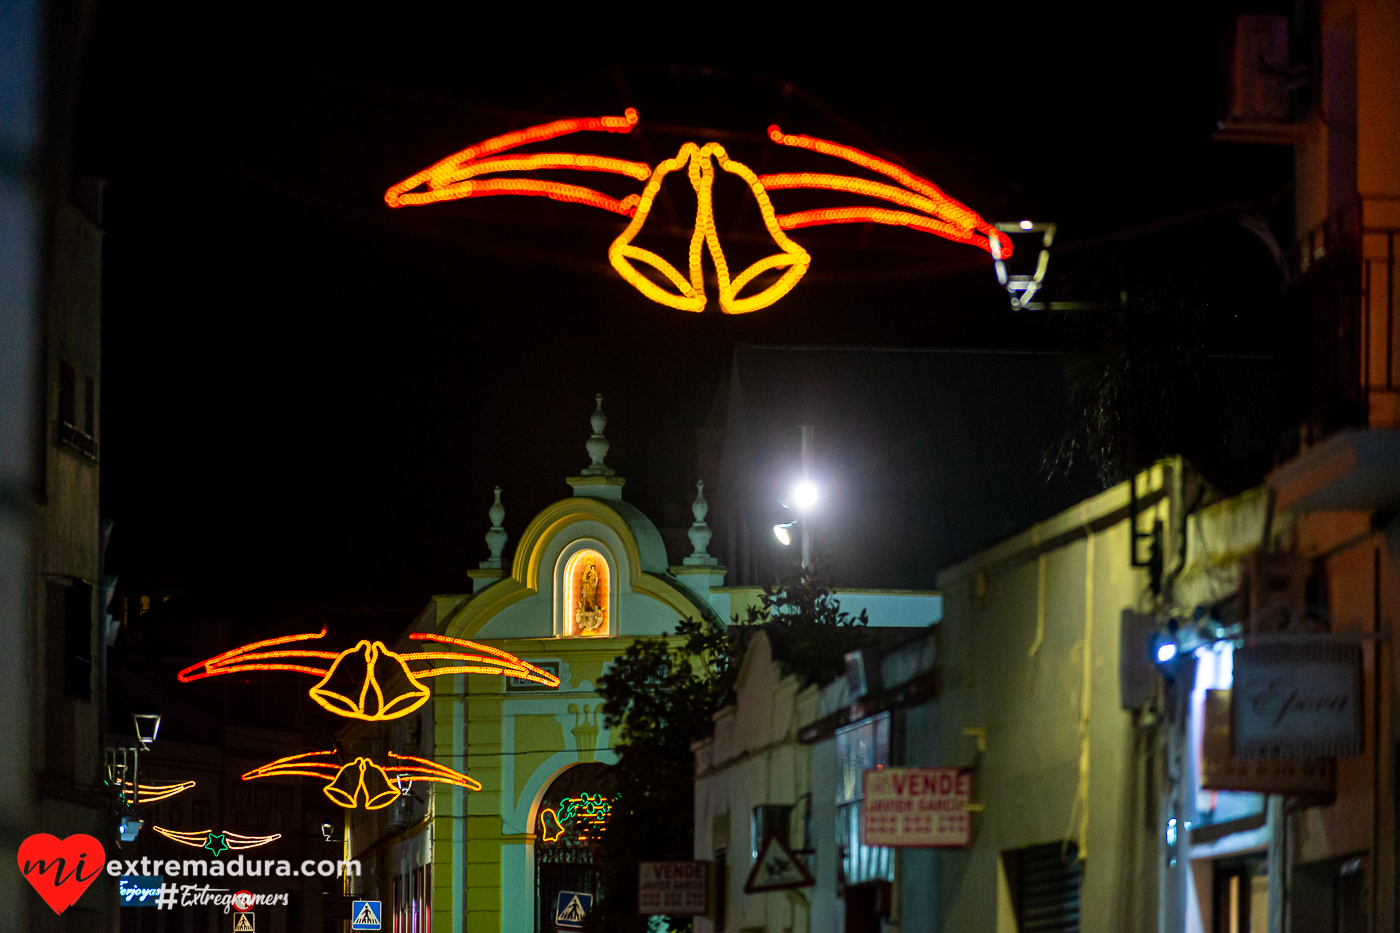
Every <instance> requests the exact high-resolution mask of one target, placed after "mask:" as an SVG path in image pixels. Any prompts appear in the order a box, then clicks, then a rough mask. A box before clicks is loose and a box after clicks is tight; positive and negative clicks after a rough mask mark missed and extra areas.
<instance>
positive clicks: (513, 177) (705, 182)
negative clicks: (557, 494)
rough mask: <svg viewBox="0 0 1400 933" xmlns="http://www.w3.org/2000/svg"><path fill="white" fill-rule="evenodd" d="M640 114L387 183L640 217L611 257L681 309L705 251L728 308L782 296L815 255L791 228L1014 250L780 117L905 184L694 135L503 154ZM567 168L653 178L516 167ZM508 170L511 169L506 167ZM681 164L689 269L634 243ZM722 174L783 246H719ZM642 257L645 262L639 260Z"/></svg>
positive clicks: (535, 133) (439, 197)
mask: <svg viewBox="0 0 1400 933" xmlns="http://www.w3.org/2000/svg"><path fill="white" fill-rule="evenodd" d="M638 119H639V118H638V116H637V111H636V110H633V109H631V108H628V109H627V110H626V111H625V112H624V113H623V115H622V116H605V117H577V118H571V119H566V120H555V121H554V122H552V123H542V124H539V125H538V126H530V127H526V128H525V129H522V130H516V131H515V132H512V133H506V134H505V135H503V136H496V137H493V138H491V139H487V140H483V141H482V142H479V143H476V144H475V145H473V146H469V147H468V148H466V149H463V150H462V151H460V152H457V153H455V154H453V155H450V156H448V157H447V158H445V159H443V160H442V161H440V162H437V163H436V164H434V165H430V166H428V167H427V168H425V169H423V170H422V171H420V172H418V173H416V174H414V175H411V176H409V177H408V178H405V179H404V180H403V181H401V182H399V183H398V184H396V185H394V186H393V187H391V188H389V190H388V191H386V192H384V201H385V203H386V204H388V205H389V206H390V207H408V206H410V205H424V204H434V203H437V202H440V201H452V200H457V199H460V198H482V197H494V196H498V195H530V196H535V197H545V198H550V199H551V200H554V201H562V202H567V203H573V204H585V205H588V206H589V207H593V208H597V209H600V210H604V211H608V212H610V213H613V214H619V215H621V216H623V217H627V218H630V221H631V222H630V223H629V224H628V225H627V228H626V229H625V230H623V231H622V233H621V234H619V235H618V237H617V239H615V240H614V241H613V243H612V246H611V247H609V249H608V260H609V261H610V262H611V263H612V266H613V268H614V269H616V270H617V273H618V274H619V275H620V276H622V278H623V279H624V280H625V281H626V282H627V283H628V284H629V285H631V286H632V287H633V288H635V289H637V291H639V292H641V293H642V294H643V295H645V296H646V297H647V298H650V299H651V300H652V301H655V302H656V303H658V304H662V305H666V306H667V307H671V308H676V309H677V310H681V311H703V310H704V309H705V305H706V304H707V302H708V298H707V296H706V293H705V288H706V285H705V275H706V274H705V271H704V268H703V265H702V259H703V257H704V256H705V254H707V253H708V255H709V257H710V262H711V263H712V265H713V268H714V281H715V282H716V284H717V286H718V289H717V290H718V293H719V294H718V297H719V306H720V309H721V310H722V311H724V313H726V314H744V313H745V312H748V311H757V310H758V309H760V308H766V307H768V306H769V305H771V304H772V303H773V302H775V301H777V300H778V299H779V298H782V297H783V296H784V295H786V294H787V293H788V292H789V291H790V290H791V289H792V287H793V286H794V285H796V284H797V282H798V280H799V279H801V278H802V276H803V275H805V274H806V272H807V268H808V266H809V265H810V264H811V261H812V260H811V257H810V256H809V255H808V253H807V251H806V250H805V249H803V248H802V246H800V245H799V244H797V243H795V242H793V240H791V239H790V238H789V237H788V235H787V231H789V230H796V229H798V228H801V227H814V226H820V225H824V224H851V223H859V224H871V223H876V224H889V225H892V226H898V227H904V228H905V229H908V230H916V231H918V232H920V233H927V234H932V235H934V236H938V237H942V238H943V239H946V240H951V241H953V242H954V243H966V244H969V245H971V246H975V247H978V248H981V249H984V250H986V251H987V252H989V253H991V254H992V255H993V256H994V257H995V258H996V259H998V260H1001V259H1004V258H1007V257H1009V256H1010V255H1011V251H1012V246H1011V240H1010V238H1009V237H1007V236H1006V234H1005V233H1003V232H1001V231H1000V230H998V229H997V228H996V226H995V225H993V224H991V223H988V222H987V221H986V220H984V219H982V218H981V217H980V216H978V215H977V214H976V213H975V212H974V211H972V210H971V209H969V208H968V207H966V206H965V205H963V204H960V203H959V202H957V201H955V200H954V199H952V198H950V197H948V195H946V194H944V193H943V192H942V191H941V190H939V188H938V187H937V186H936V185H934V184H933V182H931V181H929V180H928V179H926V178H921V177H920V176H918V175H915V174H914V173H913V172H911V171H909V170H908V169H905V168H904V167H902V166H899V165H896V164H895V163H893V162H889V161H886V160H885V159H881V158H877V157H875V156H872V155H870V154H869V153H866V152H861V151H860V150H859V149H855V148H852V147H850V146H845V145H841V144H840V143H835V142H830V141H828V140H825V139H817V138H815V137H811V136H803V135H800V134H792V133H784V132H783V131H782V130H781V129H779V128H778V127H777V126H770V127H768V139H769V141H770V142H771V143H773V144H774V145H777V146H785V147H791V148H794V149H802V150H806V151H807V152H811V153H816V154H819V155H823V156H828V157H831V158H832V159H836V160H840V163H844V164H840V163H833V165H832V167H833V168H840V169H844V168H846V167H848V166H855V167H856V168H860V169H864V170H865V171H868V172H870V173H872V174H876V175H882V176H884V178H886V179H888V180H890V181H893V182H896V184H894V185H891V184H886V183H885V182H884V181H873V180H871V179H867V178H859V177H856V176H853V175H841V174H830V173H826V172H792V173H785V174H771V175H759V174H757V173H756V172H754V171H753V170H752V169H751V168H749V167H748V166H747V165H745V164H743V163H742V162H739V161H738V160H736V159H732V158H730V156H729V154H728V153H727V152H726V151H725V149H724V147H723V146H721V145H720V144H719V143H716V142H709V143H705V144H704V145H703V146H699V145H696V144H695V143H693V142H688V143H685V144H684V145H682V146H681V148H680V151H678V152H677V153H676V155H675V156H674V157H672V158H670V159H664V160H662V161H661V162H660V163H659V164H658V165H657V166H656V167H655V168H653V167H652V166H650V165H648V164H646V163H644V162H633V161H629V160H626V159H615V158H610V157H607V156H601V155H593V154H590V153H579V152H518V151H517V152H511V153H510V154H508V155H501V153H505V152H507V151H508V150H512V149H517V148H518V147H519V146H523V145H528V144H531V143H542V142H545V141H546V140H550V139H557V138H559V137H561V136H568V135H571V134H574V133H579V132H599V133H624V134H625V133H630V132H631V131H632V128H633V127H635V126H636V125H637V123H638ZM559 170H565V171H571V172H574V171H577V172H593V173H599V172H601V173H604V174H611V175H619V176H623V177H627V178H631V179H632V180H633V181H634V182H642V183H644V186H643V188H642V190H641V191H640V192H633V193H632V194H629V195H627V196H626V197H624V198H622V199H621V200H618V199H616V198H613V197H610V196H608V195H606V194H604V193H603V192H601V191H596V190H594V189H592V188H586V187H583V186H582V185H575V184H569V183H565V182H557V181H547V180H544V179H539V178H522V177H519V175H518V173H520V172H538V171H559ZM501 173H510V174H507V175H506V176H505V177H499V176H500V175H501ZM672 173H675V174H677V175H678V176H680V177H683V178H685V180H686V181H688V182H689V183H690V186H691V188H692V189H694V192H695V201H696V208H695V219H694V222H693V224H692V227H691V237H690V249H689V251H688V255H687V261H686V262H685V263H684V269H678V268H676V266H674V265H672V264H671V263H670V262H669V261H668V260H666V259H664V258H663V257H661V256H660V255H658V254H657V253H654V252H652V251H651V250H649V249H644V248H642V247H640V246H637V245H636V244H635V243H633V240H634V239H635V238H636V237H637V236H638V235H639V234H640V233H641V231H642V228H643V226H644V225H645V224H646V222H647V218H648V217H649V216H650V215H651V211H652V208H653V206H654V205H655V203H656V200H657V198H658V196H659V195H660V192H661V185H662V182H663V181H664V180H665V179H666V176H667V175H671V174H672ZM722 173H723V174H722ZM724 174H728V175H732V176H734V177H735V178H736V179H738V180H740V181H742V182H743V183H744V184H745V185H747V186H748V189H749V193H750V195H751V196H752V197H753V199H754V203H755V204H756V205H757V206H758V211H759V215H760V217H761V218H762V221H763V225H764V228H765V229H766V231H767V234H768V237H769V240H770V241H771V243H772V246H773V247H774V248H775V249H776V252H774V253H772V254H770V255H768V256H766V257H764V258H762V259H759V260H758V261H757V262H755V263H753V264H752V265H750V266H749V267H748V268H746V269H742V270H739V269H737V268H735V269H731V267H730V265H729V260H728V258H727V257H726V256H725V252H724V249H723V248H722V246H721V245H720V238H719V231H718V229H717V225H716V223H715V214H714V203H713V199H712V190H711V189H712V188H713V187H714V184H715V181H716V179H718V178H721V177H723V175H724ZM487 176H498V177H487ZM786 189H796V190H806V191H825V192H835V193H838V195H839V196H841V197H843V198H844V197H849V196H851V195H856V196H859V197H866V198H871V199H874V200H877V201H883V202H885V204H887V205H889V206H883V205H882V206H879V207H874V206H871V207H866V206H846V205H836V206H831V207H823V208H818V209H815V210H804V211H796V212H793V213H788V214H780V213H778V211H777V208H775V207H774V205H773V202H772V200H771V198H770V197H769V192H770V191H778V190H786ZM896 208H898V209H896ZM638 266H642V267H645V268H644V269H639V268H638ZM766 274H768V275H766ZM772 274H776V279H775V280H773V281H767V279H769V278H772ZM756 280H757V281H763V282H764V284H763V285H762V286H761V287H758V288H755V289H749V293H748V294H742V293H743V292H744V291H745V289H746V288H747V287H748V286H749V285H750V284H752V283H754V282H755V281H756Z"/></svg>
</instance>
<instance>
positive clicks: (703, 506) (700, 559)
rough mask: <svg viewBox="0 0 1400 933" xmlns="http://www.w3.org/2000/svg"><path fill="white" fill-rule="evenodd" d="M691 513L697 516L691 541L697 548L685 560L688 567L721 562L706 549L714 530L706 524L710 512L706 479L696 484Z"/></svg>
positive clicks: (709, 565)
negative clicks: (706, 496) (706, 493)
mask: <svg viewBox="0 0 1400 933" xmlns="http://www.w3.org/2000/svg"><path fill="white" fill-rule="evenodd" d="M690 514H692V515H694V516H695V523H694V524H693V525H691V526H690V531H689V532H688V534H689V535H690V543H691V545H693V546H694V548H695V553H693V554H691V555H690V556H689V557H687V558H686V559H685V561H684V564H685V566H687V567H713V566H715V565H716V564H718V563H719V559H718V558H715V557H711V556H710V553H709V551H707V550H706V548H708V547H709V546H710V538H711V537H712V536H713V535H714V532H712V531H711V530H710V526H709V525H707V524H705V516H706V515H708V514H710V503H708V502H706V501H705V481H704V480H699V481H697V482H696V484H695V501H694V502H692V503H691V505H690Z"/></svg>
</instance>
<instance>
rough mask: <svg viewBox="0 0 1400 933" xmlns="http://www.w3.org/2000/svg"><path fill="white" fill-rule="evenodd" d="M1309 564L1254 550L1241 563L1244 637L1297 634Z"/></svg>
mask: <svg viewBox="0 0 1400 933" xmlns="http://www.w3.org/2000/svg"><path fill="white" fill-rule="evenodd" d="M1309 569H1310V568H1309V566H1308V561H1307V559H1306V558H1303V557H1299V556H1298V555H1297V554H1266V553H1264V552H1262V551H1255V552H1254V553H1253V554H1250V555H1249V556H1248V557H1246V558H1244V559H1243V560H1242V561H1240V572H1241V580H1240V588H1241V590H1242V592H1243V593H1244V596H1245V599H1246V602H1245V606H1244V619H1245V624H1244V630H1245V634H1246V635H1274V634H1278V633H1279V632H1285V631H1296V630H1297V629H1298V627H1299V626H1300V625H1301V623H1302V619H1303V610H1304V608H1305V607H1306V604H1307V585H1308V573H1309Z"/></svg>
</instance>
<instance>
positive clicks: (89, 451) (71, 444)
mask: <svg viewBox="0 0 1400 933" xmlns="http://www.w3.org/2000/svg"><path fill="white" fill-rule="evenodd" d="M54 429H55V430H54V434H55V438H54V439H55V441H56V442H57V443H58V446H60V447H66V448H68V449H69V450H71V451H73V452H74V453H76V454H78V455H79V456H80V457H83V458H85V459H88V460H91V461H92V462H93V463H96V462H97V439H96V438H94V437H92V436H91V435H90V434H88V433H87V432H85V431H83V430H82V429H81V428H78V427H75V426H74V425H71V424H69V423H68V422H66V421H59V422H56V423H55V425H54Z"/></svg>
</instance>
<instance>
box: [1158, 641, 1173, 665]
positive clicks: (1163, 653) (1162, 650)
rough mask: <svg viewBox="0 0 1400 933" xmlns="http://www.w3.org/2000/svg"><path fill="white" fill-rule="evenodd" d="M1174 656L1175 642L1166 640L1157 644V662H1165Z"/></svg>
mask: <svg viewBox="0 0 1400 933" xmlns="http://www.w3.org/2000/svg"><path fill="white" fill-rule="evenodd" d="M1174 657H1176V643H1175V642H1170V641H1166V642H1162V644H1160V645H1158V646H1157V663H1158V664H1166V663H1167V662H1168V661H1170V660H1171V659H1172V658H1174Z"/></svg>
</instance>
